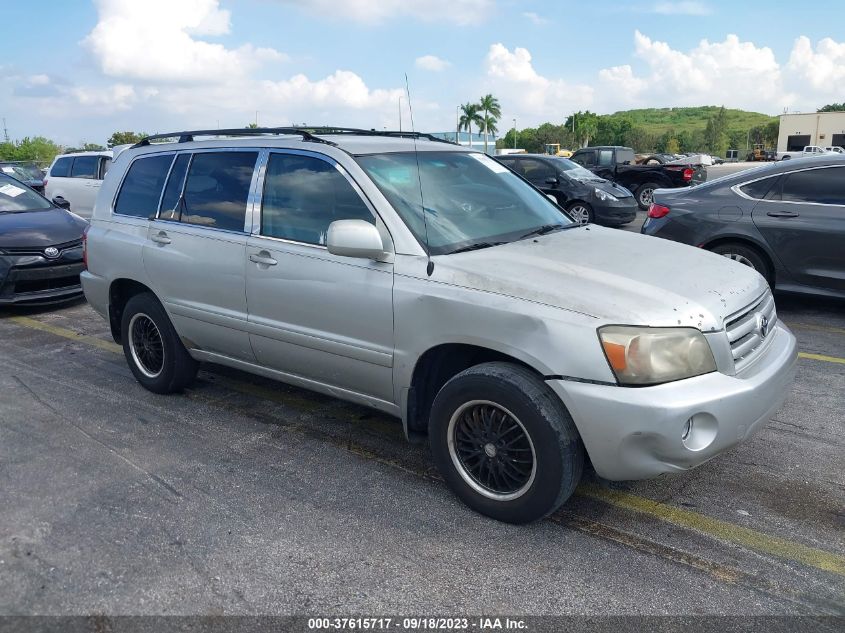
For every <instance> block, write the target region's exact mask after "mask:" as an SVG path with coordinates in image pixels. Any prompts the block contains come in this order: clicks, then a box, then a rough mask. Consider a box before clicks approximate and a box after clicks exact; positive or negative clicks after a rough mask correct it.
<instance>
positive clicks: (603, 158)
mask: <svg viewBox="0 0 845 633" xmlns="http://www.w3.org/2000/svg"><path fill="white" fill-rule="evenodd" d="M612 164H613V150H612V149H600V150H599V165H601V166H602V167H610V166H611V165H612Z"/></svg>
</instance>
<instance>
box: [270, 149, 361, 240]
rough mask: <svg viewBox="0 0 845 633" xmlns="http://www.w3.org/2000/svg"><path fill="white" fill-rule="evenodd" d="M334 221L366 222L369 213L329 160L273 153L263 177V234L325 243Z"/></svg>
mask: <svg viewBox="0 0 845 633" xmlns="http://www.w3.org/2000/svg"><path fill="white" fill-rule="evenodd" d="M335 220H366V221H367V222H370V223H375V219H374V218H373V215H372V213H370V210H369V209H368V208H367V206H366V205H365V204H364V201H363V200H361V197H360V196H359V195H358V193H357V192H356V191H355V189H353V188H352V185H350V184H349V181H348V180H346V178H345V177H344V176H343V174H341V173H340V172H339V171H338V170H337V169H336V168H335V167H334V166H333V165H332V164H330V163H327V162H326V161H324V160H320V159H318V158H313V157H311V156H301V155H298V154H271V155H270V160H269V161H268V162H267V174H266V176H265V179H264V196H263V199H262V205H261V234H262V235H266V236H268V237H278V238H282V239H286V240H293V241H295V242H305V243H306V244H319V245H324V244H325V243H326V235H327V233H328V230H329V224H331V223H332V222H334V221H335Z"/></svg>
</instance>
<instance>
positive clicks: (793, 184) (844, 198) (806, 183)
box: [781, 167, 845, 206]
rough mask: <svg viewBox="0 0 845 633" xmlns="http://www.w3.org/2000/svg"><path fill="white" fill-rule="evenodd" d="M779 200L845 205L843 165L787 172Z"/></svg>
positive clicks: (844, 170) (844, 172) (844, 171)
mask: <svg viewBox="0 0 845 633" xmlns="http://www.w3.org/2000/svg"><path fill="white" fill-rule="evenodd" d="M781 200H783V201H785V202H815V203H818V204H838V205H843V206H845V167H826V168H822V169H808V170H805V171H796V172H792V173H791V174H787V175H786V178H785V179H784V181H783V188H782V190H781Z"/></svg>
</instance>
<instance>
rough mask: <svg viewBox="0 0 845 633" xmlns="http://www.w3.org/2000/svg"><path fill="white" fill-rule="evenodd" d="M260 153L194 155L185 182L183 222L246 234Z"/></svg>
mask: <svg viewBox="0 0 845 633" xmlns="http://www.w3.org/2000/svg"><path fill="white" fill-rule="evenodd" d="M257 158H258V154H257V153H256V152H219V153H218V152H202V153H197V154H194V158H193V160H192V161H191V166H190V167H189V168H188V177H187V180H186V181H185V194H184V196H183V205H184V206H183V209H182V214H181V218H180V219H181V221H182V222H183V223H185V224H197V225H199V226H206V227H209V228H215V229H223V230H226V231H240V232H243V230H244V224H245V221H246V202H247V198H248V197H249V188H250V185H251V183H252V174H253V171H254V169H255V162H256V159H257Z"/></svg>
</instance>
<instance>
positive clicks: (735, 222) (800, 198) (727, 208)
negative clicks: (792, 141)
mask: <svg viewBox="0 0 845 633" xmlns="http://www.w3.org/2000/svg"><path fill="white" fill-rule="evenodd" d="M642 232H643V233H645V234H647V235H655V236H658V237H665V238H668V239H670V240H675V241H677V242H683V243H685V244H691V245H693V246H699V247H702V248H706V249H708V250H711V251H713V252H715V253H719V254H721V255H724V256H726V257H730V258H731V259H733V260H736V261H737V262H740V263H742V264H745V265H746V266H751V267H752V268H754V269H756V270H757V271H759V272H760V273H761V274H762V275H763V276H764V277H766V279H768V281H769V285H771V286H772V287H773V288H778V289H780V290H786V291H789V292H804V293H809V294H817V295H824V296H829V297H840V298H845V157H842V156H835V157H827V156H825V157H813V158H798V159H795V160H791V161H787V162H786V163H775V164H770V165H766V166H764V167H758V168H756V169H749V170H746V171H742V172H739V173H736V174H732V175H730V176H726V177H724V178H719V179H718V180H713V181H711V182H707V183H704V184H702V185H699V186H697V187H692V188H690V189H674V190H659V191H656V192H655V193H654V202H653V203H652V205H651V208H650V209H649V212H648V218H647V219H646V222H645V224H644V225H643V228H642Z"/></svg>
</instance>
